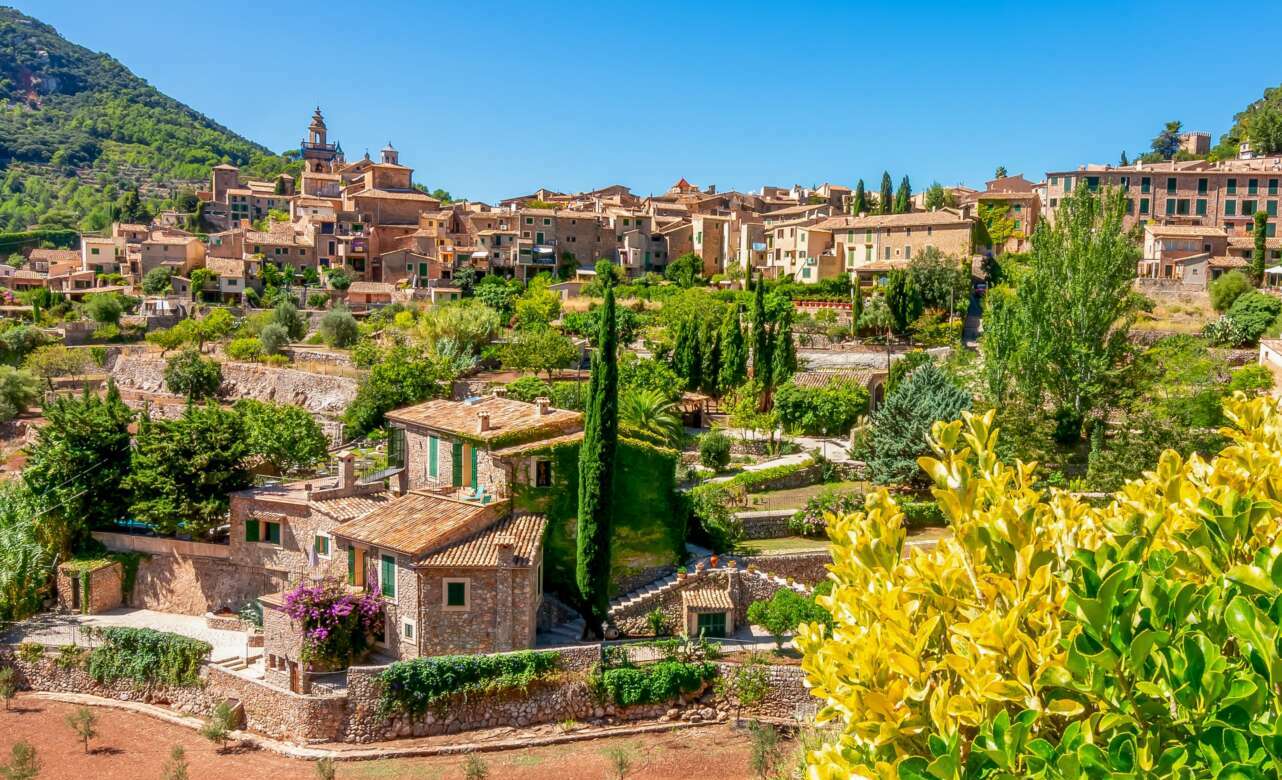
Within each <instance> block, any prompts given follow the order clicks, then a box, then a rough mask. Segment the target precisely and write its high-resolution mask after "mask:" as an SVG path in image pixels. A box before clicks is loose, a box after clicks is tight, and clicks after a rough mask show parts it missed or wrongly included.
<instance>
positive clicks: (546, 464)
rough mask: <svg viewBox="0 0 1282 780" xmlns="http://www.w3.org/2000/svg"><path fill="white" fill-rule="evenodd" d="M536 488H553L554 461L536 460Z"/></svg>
mask: <svg viewBox="0 0 1282 780" xmlns="http://www.w3.org/2000/svg"><path fill="white" fill-rule="evenodd" d="M534 486H535V487H552V461H550V460H536V461H535V462H534Z"/></svg>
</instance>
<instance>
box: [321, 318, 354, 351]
mask: <svg viewBox="0 0 1282 780" xmlns="http://www.w3.org/2000/svg"><path fill="white" fill-rule="evenodd" d="M320 335H321V338H323V339H325V343H326V344H328V345H330V346H331V347H340V348H346V347H350V346H351V345H353V344H355V343H356V339H357V337H359V336H360V329H359V328H358V327H357V325H356V318H355V317H353V316H352V313H351V312H350V311H348V310H347V309H342V308H340V309H331V310H329V311H327V312H325V316H324V317H321V321H320Z"/></svg>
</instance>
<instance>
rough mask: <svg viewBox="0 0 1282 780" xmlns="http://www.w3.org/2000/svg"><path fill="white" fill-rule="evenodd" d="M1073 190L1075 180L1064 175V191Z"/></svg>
mask: <svg viewBox="0 0 1282 780" xmlns="http://www.w3.org/2000/svg"><path fill="white" fill-rule="evenodd" d="M1072 191H1073V180H1072V179H1070V178H1068V177H1067V176H1065V177H1064V192H1072Z"/></svg>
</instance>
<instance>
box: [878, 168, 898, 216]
mask: <svg viewBox="0 0 1282 780" xmlns="http://www.w3.org/2000/svg"><path fill="white" fill-rule="evenodd" d="M893 186H894V185H892V184H891V183H890V172H889V171H882V172H881V202H880V203H878V204H877V213H878V214H889V213H890V209H891V207H892V206H893V205H894V200H895V194H894V192H892V191H891V187H893Z"/></svg>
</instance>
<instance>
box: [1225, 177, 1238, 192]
mask: <svg viewBox="0 0 1282 780" xmlns="http://www.w3.org/2000/svg"><path fill="white" fill-rule="evenodd" d="M1224 186H1225V188H1226V189H1227V190H1228V193H1229V194H1230V195H1236V194H1237V179H1229V180H1228V181H1227V182H1226V183H1225V185H1224Z"/></svg>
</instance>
